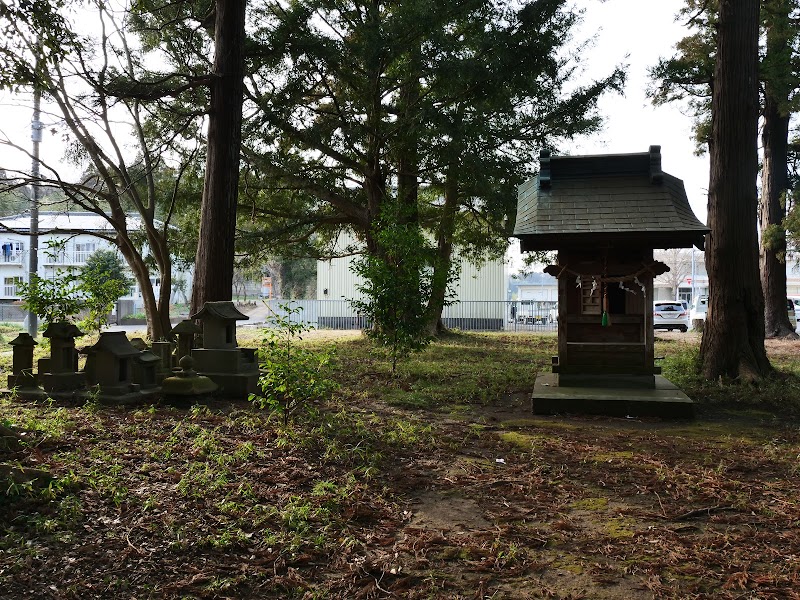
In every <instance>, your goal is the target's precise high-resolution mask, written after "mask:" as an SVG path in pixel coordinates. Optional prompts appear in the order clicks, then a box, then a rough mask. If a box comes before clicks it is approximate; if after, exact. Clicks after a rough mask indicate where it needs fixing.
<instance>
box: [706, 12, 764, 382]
mask: <svg viewBox="0 0 800 600" xmlns="http://www.w3.org/2000/svg"><path fill="white" fill-rule="evenodd" d="M719 8H720V11H719V24H718V35H717V58H716V64H715V67H714V91H713V98H712V103H711V127H712V131H711V145H710V146H711V148H710V149H711V153H710V155H711V156H710V157H711V176H710V182H709V194H708V224H709V227H710V228H711V233H710V234H709V235H708V244H707V251H706V268H707V270H708V279H709V310H708V318H707V321H706V325H705V330H704V332H703V341H702V344H701V346H700V362H701V366H702V371H703V375H704V376H705V377H706V378H707V379H712V380H713V379H717V378H718V377H720V376H728V377H739V378H742V379H747V380H752V379H757V378H760V377H762V376H764V375H767V374H768V373H770V371H771V369H772V367H771V365H770V363H769V360H768V359H767V353H766V350H765V348H764V296H763V294H762V291H761V285H760V280H759V273H758V236H757V231H756V210H757V192H756V177H757V175H758V154H757V149H756V140H757V124H758V113H759V98H758V29H759V2H757V1H756V0H721V1H720V5H719Z"/></svg>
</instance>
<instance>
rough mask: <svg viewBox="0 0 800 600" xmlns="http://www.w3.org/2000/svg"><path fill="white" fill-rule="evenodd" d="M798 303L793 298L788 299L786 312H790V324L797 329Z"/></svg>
mask: <svg viewBox="0 0 800 600" xmlns="http://www.w3.org/2000/svg"><path fill="white" fill-rule="evenodd" d="M797 306H798V305H797V303H796V302H795V301H794V300H793V299H792V298H787V299H786V310H788V311H789V322H790V323H791V324H792V327H794V328H795V329H797V310H796V309H797Z"/></svg>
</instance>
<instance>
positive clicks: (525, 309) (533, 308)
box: [512, 300, 553, 325]
mask: <svg viewBox="0 0 800 600" xmlns="http://www.w3.org/2000/svg"><path fill="white" fill-rule="evenodd" d="M552 304H553V303H552V302H549V301H547V300H520V301H519V303H518V305H517V304H515V305H514V307H513V308H512V314H513V319H514V320H516V322H517V323H522V324H523V325H544V324H546V323H547V311H548V309H549V308H550V306H552Z"/></svg>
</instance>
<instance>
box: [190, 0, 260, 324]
mask: <svg viewBox="0 0 800 600" xmlns="http://www.w3.org/2000/svg"><path fill="white" fill-rule="evenodd" d="M246 5H247V0H217V1H216V2H215V27H214V66H213V70H212V76H213V77H212V82H211V104H210V108H209V115H208V143H207V146H206V171H205V184H204V186H203V202H202V207H201V212H200V236H199V242H198V245H197V258H196V260H195V279H194V285H193V287H192V311H193V312H196V311H198V310H200V309H201V308H202V307H203V304H205V303H206V302H208V301H215V300H230V299H231V298H232V294H233V269H234V255H235V239H236V209H237V206H238V190H239V155H240V151H241V145H242V102H243V86H244V82H243V78H244V47H245V7H246Z"/></svg>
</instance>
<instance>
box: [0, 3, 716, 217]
mask: <svg viewBox="0 0 800 600" xmlns="http://www.w3.org/2000/svg"><path fill="white" fill-rule="evenodd" d="M576 2H577V4H578V5H579V6H583V7H584V8H585V9H586V13H585V20H584V26H583V27H582V29H581V30H580V31H579V32H577V33H576V36H575V37H576V40H582V39H587V38H590V37H592V36H596V40H595V42H594V46H593V47H592V48H591V49H590V50H589V51H588V52H586V54H585V58H583V59H582V61H581V66H582V67H585V69H586V76H587V77H600V76H603V75H605V74H607V73H609V72H610V70H611V69H613V67H614V66H615V65H618V64H623V63H627V64H628V65H629V68H628V80H627V84H626V92H625V95H624V96H623V97H620V96H616V95H615V96H609V97H607V98H606V99H605V100H604V101H603V102H602V104H601V111H602V113H603V114H605V115H606V117H607V120H606V126H605V129H604V131H603V132H602V133H601V134H598V135H596V136H593V137H592V138H590V139H584V140H581V141H580V142H578V143H576V144H575V145H574V146H573V147H571V148H570V149H569V150H570V152H569V153H570V154H600V153H623V152H625V153H627V152H644V151H646V150H647V149H648V147H649V146H650V145H652V144H660V145H661V154H662V166H663V169H664V171H666V172H667V173H670V174H671V175H674V176H675V177H678V178H680V179H683V180H684V182H685V184H686V191H687V194H688V196H689V201H690V203H691V205H692V208H693V209H694V211H695V214H696V215H697V217H698V218H699V219H700V220H701V221H703V222H705V220H706V201H707V198H706V190H707V187H708V157H707V156H706V157H699V158H698V157H696V156H694V154H693V151H694V143H693V141H692V133H691V119H690V118H689V117H688V116H686V115H683V114H681V110H680V107H677V106H662V107H658V108H655V107H653V106H652V105H651V104H650V102H649V101H648V100H647V99H646V98H645V88H646V86H647V68H648V67H651V66H653V65H654V64H655V63H656V61H657V60H658V58H659V57H660V56H668V55H670V54H671V53H672V52H673V46H674V44H675V42H677V41H678V40H679V39H680V38H681V37H683V36H684V35H685V34H686V30H685V29H684V27H683V24H682V23H676V22H675V20H674V17H675V15H676V14H677V11H678V10H679V9H680V7H681V6H682V5H683V0H606V1H601V0H576ZM30 120H31V108H30V100H29V98H25V97H14V96H12V95H9V94H2V95H0V137H8V138H9V139H11V140H12V141H15V142H16V143H19V144H21V145H23V146H25V147H26V148H30ZM55 120H56V119H54V118H51V117H49V116H48V115H47V114H44V115H43V117H42V121H43V122H44V123H45V125H47V124H48V123H53V122H55ZM41 153H42V158H43V160H44V161H53V162H55V161H58V159H59V158H60V157H61V155H62V153H63V152H62V146H61V143H60V138H59V136H58V135H53V134H51V133H50V131H49V130H48V129H45V131H44V136H43V143H42V145H41ZM6 165H11V166H15V167H18V168H24V169H27V168H29V165H30V159H28V158H26V157H20V156H19V155H18V154H17V155H16V156H15V157H14V158H13V159H9V154H8V152H7V150H6V149H4V148H2V147H0V166H6Z"/></svg>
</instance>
